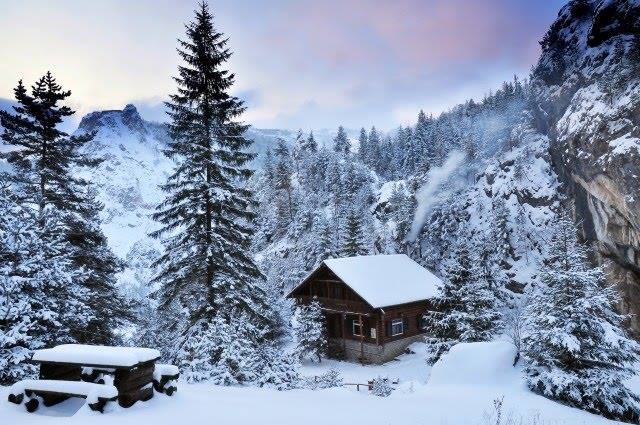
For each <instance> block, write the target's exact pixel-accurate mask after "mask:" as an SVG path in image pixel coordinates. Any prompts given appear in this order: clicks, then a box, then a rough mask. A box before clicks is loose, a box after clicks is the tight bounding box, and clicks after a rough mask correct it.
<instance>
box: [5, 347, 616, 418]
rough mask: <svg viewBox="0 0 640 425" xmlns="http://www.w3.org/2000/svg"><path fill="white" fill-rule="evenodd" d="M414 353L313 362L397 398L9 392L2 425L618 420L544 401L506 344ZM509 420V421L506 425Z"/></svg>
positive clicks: (311, 370) (257, 391) (225, 391)
mask: <svg viewBox="0 0 640 425" xmlns="http://www.w3.org/2000/svg"><path fill="white" fill-rule="evenodd" d="M412 349H413V350H414V353H413V354H407V355H404V356H401V357H400V359H399V360H397V361H393V362H390V363H387V364H385V365H381V366H360V365H357V364H353V363H346V362H338V361H330V360H329V361H323V362H322V364H319V365H318V364H311V365H304V367H303V373H304V374H305V375H316V374H320V373H323V372H326V371H327V370H329V369H331V368H333V369H336V370H338V371H340V373H341V374H342V376H343V378H344V381H345V382H354V383H365V382H366V381H367V380H369V379H371V378H373V377H375V376H378V375H382V376H388V377H389V378H392V379H396V378H398V379H399V380H400V384H399V385H398V386H397V389H396V390H395V391H394V392H393V393H392V394H391V396H389V397H387V398H380V397H376V396H373V395H370V394H368V392H367V391H363V390H362V389H361V391H359V392H358V391H356V389H355V388H354V387H343V388H332V389H325V390H318V391H312V390H303V389H300V390H292V391H282V392H280V391H276V390H273V389H268V388H252V387H216V386H212V385H209V384H197V385H187V384H184V383H181V384H180V388H179V391H178V393H177V394H176V395H174V396H173V397H171V398H169V397H167V396H165V395H159V394H156V396H155V397H154V398H153V399H152V400H151V401H149V402H146V403H137V404H136V405H134V406H133V407H132V408H129V409H122V408H120V407H117V406H115V407H111V409H110V411H108V412H107V413H105V414H100V413H96V412H92V411H90V410H89V409H88V407H86V406H83V402H82V401H81V400H73V399H72V400H69V401H67V402H65V403H62V404H60V405H58V406H54V407H51V408H44V407H43V408H40V410H39V411H38V412H36V413H32V414H29V413H27V412H26V411H25V410H24V407H23V406H15V405H12V404H9V403H8V402H6V392H7V391H6V388H5V389H3V390H2V391H0V392H1V393H2V394H1V396H2V402H1V403H0V423H1V424H15V425H22V424H25V425H26V424H83V425H84V424H98V423H117V424H122V425H126V424H136V425H139V424H141V423H142V424H154V425H162V424H172V425H175V424H181V425H191V424H216V425H225V424H251V425H255V424H278V425H293V424H295V425H299V424H305V425H313V424H323V425H325V424H327V423H331V424H345V425H346V424H356V423H362V424H367V425H376V424H437V425H440V424H449V425H453V424H464V425H466V424H485V423H495V422H493V421H490V420H489V419H487V418H488V417H487V415H488V414H491V413H492V412H493V407H492V406H493V401H494V400H495V399H500V398H503V397H504V402H503V409H502V411H503V418H504V417H512V418H513V419H515V420H516V422H515V423H518V424H519V423H520V422H519V420H520V419H522V420H523V422H522V423H523V424H525V425H526V424H529V423H531V422H530V421H532V420H534V419H537V422H535V423H536V424H539V425H543V424H608V423H615V422H612V421H607V420H605V419H603V418H601V417H598V416H594V415H591V414H589V413H586V412H583V411H580V410H577V409H572V408H569V407H566V406H563V405H561V404H558V403H554V402H552V401H550V400H547V399H545V398H543V397H539V396H537V395H535V394H533V393H531V392H530V391H528V390H527V389H526V388H525V386H524V383H523V380H522V377H521V373H520V371H519V370H518V369H517V368H513V367H512V366H511V362H512V359H513V354H514V353H513V348H512V347H511V346H510V345H509V344H508V343H506V342H490V343H474V344H460V345H457V346H455V347H454V348H453V350H452V351H451V353H450V354H449V355H447V356H446V357H445V358H443V360H442V361H440V362H439V363H437V364H436V365H434V366H433V368H431V369H430V368H429V367H428V366H426V364H425V362H424V360H423V359H424V346H423V345H422V344H414V345H413V346H412ZM502 423H506V422H502Z"/></svg>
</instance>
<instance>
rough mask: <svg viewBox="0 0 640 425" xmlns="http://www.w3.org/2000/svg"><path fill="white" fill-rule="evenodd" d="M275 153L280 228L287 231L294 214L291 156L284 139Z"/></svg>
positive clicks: (279, 142) (279, 141)
mask: <svg viewBox="0 0 640 425" xmlns="http://www.w3.org/2000/svg"><path fill="white" fill-rule="evenodd" d="M273 153H274V155H275V157H276V164H275V169H274V185H275V189H276V191H277V193H278V199H277V205H276V207H277V208H278V212H279V216H280V220H281V223H280V226H279V227H280V228H282V229H286V228H287V226H288V225H289V224H291V223H292V222H293V214H294V206H293V186H292V177H293V170H292V168H291V155H290V153H289V148H288V147H287V143H286V142H285V141H284V140H283V139H278V143H277V145H276V148H275V149H274V151H273Z"/></svg>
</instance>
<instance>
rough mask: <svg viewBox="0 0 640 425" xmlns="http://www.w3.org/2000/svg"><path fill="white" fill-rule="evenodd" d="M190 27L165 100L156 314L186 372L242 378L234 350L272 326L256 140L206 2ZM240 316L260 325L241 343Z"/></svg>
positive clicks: (262, 337)
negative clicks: (167, 169)
mask: <svg viewBox="0 0 640 425" xmlns="http://www.w3.org/2000/svg"><path fill="white" fill-rule="evenodd" d="M186 35H187V37H186V39H185V40H181V41H180V42H179V48H178V52H179V54H180V57H181V58H182V59H183V61H184V64H183V65H181V66H180V67H179V68H178V76H177V77H176V78H175V81H176V82H177V84H178V89H177V94H174V95H172V96H171V101H170V102H168V103H167V106H168V109H169V116H170V118H171V122H170V124H169V128H170V133H171V136H172V140H171V141H170V143H169V144H168V148H167V150H166V154H167V155H168V156H169V157H170V158H172V159H173V160H175V162H176V164H177V165H176V167H175V171H174V173H173V174H172V175H171V176H169V178H168V180H167V182H166V183H165V184H164V185H163V187H162V189H163V190H164V191H165V192H166V194H167V196H166V199H165V200H164V201H163V202H162V203H161V204H160V205H159V206H158V209H157V212H156V213H155V214H154V218H155V219H156V220H157V221H158V222H159V223H160V224H161V225H162V227H161V228H160V229H159V230H158V231H157V232H155V233H153V236H155V237H158V238H162V242H163V244H164V247H165V251H164V253H163V254H162V255H161V257H160V258H159V259H158V261H157V262H156V266H157V267H159V270H160V271H159V273H158V275H157V276H156V277H155V278H154V281H155V282H157V283H159V284H160V285H161V286H160V289H159V292H158V294H157V295H158V299H159V306H158V314H159V315H160V316H161V317H162V321H163V322H164V325H163V329H164V330H163V332H170V333H172V335H174V337H175V340H174V343H173V344H172V346H170V347H164V348H165V351H166V353H167V355H168V357H169V358H171V359H173V360H175V361H177V362H178V363H180V364H181V365H182V366H183V370H184V372H185V375H186V376H190V377H191V378H190V379H191V380H201V379H209V378H211V379H214V380H216V381H218V382H221V383H233V382H241V381H243V380H245V379H250V377H249V376H247V375H242V374H241V373H242V372H238V371H236V370H235V368H236V365H235V363H234V361H235V360H234V356H236V355H239V353H240V352H243V350H252V349H255V346H257V345H259V344H262V343H265V342H266V339H268V338H269V337H272V336H274V332H275V329H274V326H273V325H274V319H273V313H272V310H271V308H270V306H269V305H268V304H267V302H266V295H265V292H264V290H263V288H262V286H261V285H262V284H261V282H262V279H263V276H262V274H261V273H260V271H259V270H258V268H257V267H256V265H255V263H254V261H253V259H252V255H251V252H250V248H251V246H250V243H251V241H250V238H251V235H252V229H253V220H254V214H253V212H252V211H253V208H254V201H253V199H252V193H251V191H250V190H249V189H248V188H247V187H246V184H245V181H246V179H247V178H249V177H250V176H251V174H252V171H251V169H250V168H248V165H247V164H248V162H249V161H250V160H251V159H252V157H253V155H251V154H250V153H248V152H247V151H246V150H247V148H248V147H249V145H250V144H251V141H250V140H248V139H246V138H245V137H244V136H243V134H244V132H245V130H246V128H247V127H246V126H245V125H244V124H242V123H240V122H239V121H238V116H239V115H240V114H241V113H242V111H243V110H244V107H243V104H242V102H241V101H240V100H239V99H237V98H236V97H233V96H231V95H230V94H229V93H228V91H229V88H230V87H231V85H232V84H233V79H234V76H233V74H231V73H229V71H228V70H226V69H225V68H224V64H225V62H226V61H227V60H228V59H229V57H230V55H231V52H230V51H229V49H228V47H227V39H226V38H225V37H224V35H223V34H222V33H220V32H218V31H217V30H215V28H214V26H213V17H212V15H211V13H210V12H209V9H208V6H207V5H206V3H201V4H200V6H199V7H198V9H197V11H196V16H195V19H194V21H193V22H191V23H189V24H188V25H187V26H186ZM174 312H180V313H179V314H175V313H174ZM238 315H241V316H242V318H243V319H242V320H243V323H244V322H251V324H252V326H255V327H256V328H257V329H258V330H259V332H251V333H247V334H246V335H243V336H242V339H238V340H235V341H234V340H233V338H232V337H231V335H229V332H231V331H234V332H236V331H238V330H236V329H234V327H233V326H232V323H234V321H237V320H240V319H239V318H238V317H237V316H238ZM216 334H220V335H216Z"/></svg>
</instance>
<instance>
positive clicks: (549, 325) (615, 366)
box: [523, 216, 640, 422]
mask: <svg viewBox="0 0 640 425" xmlns="http://www.w3.org/2000/svg"><path fill="white" fill-rule="evenodd" d="M549 244H550V249H549V255H548V257H547V260H546V264H545V265H544V266H543V267H542V270H541V277H540V282H541V283H540V285H539V286H538V287H537V288H535V289H534V290H533V292H532V294H531V295H530V298H529V303H528V305H527V307H526V314H525V329H524V337H523V354H524V358H525V359H526V361H527V366H526V368H525V371H526V373H527V383H528V385H529V387H530V388H531V389H532V390H533V391H535V392H538V393H540V394H542V395H544V396H546V397H549V398H553V399H556V400H560V401H562V402H563V403H566V404H569V405H572V406H576V407H579V408H582V409H585V410H588V411H590V412H594V413H597V414H601V415H604V416H606V417H609V418H613V419H619V420H624V421H633V422H637V421H638V414H639V413H640V410H639V409H640V404H639V403H640V399H639V398H638V396H637V395H636V394H635V393H634V392H632V391H631V390H629V389H628V388H627V387H626V385H625V381H626V380H627V379H628V378H629V377H631V376H632V375H633V374H634V368H633V365H634V364H635V363H637V362H638V349H639V347H638V344H637V342H636V341H633V340H632V339H630V338H629V337H628V336H627V335H626V334H625V331H624V330H623V320H624V316H622V315H620V314H619V313H618V312H616V310H615V306H614V304H615V302H616V301H617V296H616V295H615V290H614V288H611V287H607V286H606V285H605V282H604V274H603V272H602V269H600V268H594V267H592V266H591V265H590V263H589V259H588V255H587V250H586V248H585V247H584V246H583V245H582V244H580V243H579V241H578V238H577V232H576V229H575V226H574V224H573V222H572V221H571V219H570V218H568V217H567V216H564V217H561V218H560V219H559V220H558V222H557V224H556V225H555V227H554V231H553V234H552V237H551V240H550V241H549Z"/></svg>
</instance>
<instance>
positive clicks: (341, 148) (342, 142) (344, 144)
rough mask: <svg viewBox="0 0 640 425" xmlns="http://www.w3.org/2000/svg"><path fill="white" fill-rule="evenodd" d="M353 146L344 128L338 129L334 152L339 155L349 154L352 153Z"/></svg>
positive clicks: (334, 141) (334, 140)
mask: <svg viewBox="0 0 640 425" xmlns="http://www.w3.org/2000/svg"><path fill="white" fill-rule="evenodd" d="M350 148H351V145H350V143H349V138H348V137H347V133H346V132H345V131H344V127H342V126H340V127H338V133H337V134H336V137H335V138H334V139H333V150H334V151H336V152H339V153H344V154H348V153H349V151H350Z"/></svg>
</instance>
